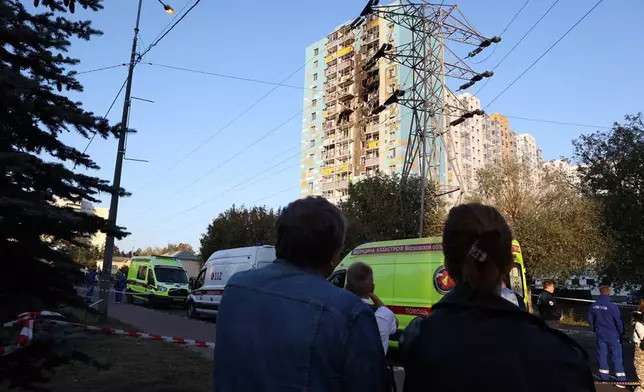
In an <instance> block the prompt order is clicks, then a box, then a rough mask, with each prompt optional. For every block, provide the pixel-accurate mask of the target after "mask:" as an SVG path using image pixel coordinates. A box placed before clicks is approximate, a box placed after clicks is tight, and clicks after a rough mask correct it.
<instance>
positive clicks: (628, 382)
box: [595, 381, 640, 386]
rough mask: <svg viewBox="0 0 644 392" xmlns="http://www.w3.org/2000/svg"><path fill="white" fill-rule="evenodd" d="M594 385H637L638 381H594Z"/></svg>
mask: <svg viewBox="0 0 644 392" xmlns="http://www.w3.org/2000/svg"><path fill="white" fill-rule="evenodd" d="M595 385H624V386H639V385H640V382H639V381H595Z"/></svg>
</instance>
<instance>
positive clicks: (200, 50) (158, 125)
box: [63, 0, 644, 250]
mask: <svg viewBox="0 0 644 392" xmlns="http://www.w3.org/2000/svg"><path fill="white" fill-rule="evenodd" d="M554 1H555V0H531V1H530V2H529V3H528V5H527V6H526V7H525V9H524V10H523V12H522V13H521V14H520V15H519V17H518V18H517V19H516V20H515V22H514V23H513V24H512V25H511V26H510V27H509V28H508V30H507V31H506V32H505V33H504V34H503V37H502V38H503V40H502V41H501V43H499V44H498V46H497V48H496V50H495V51H492V50H491V49H488V50H486V51H484V52H483V53H482V54H481V55H479V57H476V58H475V59H474V60H475V61H476V62H480V63H479V64H472V67H473V68H474V69H475V70H477V71H481V72H482V71H485V70H488V69H491V68H493V67H494V65H496V63H497V62H498V61H499V60H500V59H501V58H502V57H503V56H505V54H506V53H508V51H509V50H510V49H511V48H512V46H514V44H515V43H516V42H518V40H519V39H520V38H521V37H522V36H523V35H524V34H525V33H526V32H527V31H528V29H529V28H530V27H531V26H532V25H533V23H534V22H536V20H537V19H539V17H540V16H541V15H542V14H543V13H544V12H545V11H546V10H547V9H548V8H549V7H550V6H551V5H552V4H553V2H554ZM188 2H189V3H190V4H189V5H191V4H193V3H194V0H190V1H187V0H171V1H170V2H169V4H171V5H172V6H173V7H174V8H175V9H176V10H177V11H179V10H180V9H182V8H183V7H184V5H186V3H188ZM523 3H524V0H494V1H485V2H483V1H480V0H463V1H461V2H459V3H456V4H457V5H458V7H459V8H460V10H461V11H462V12H463V13H464V14H465V15H466V16H467V18H468V19H469V20H470V22H471V23H472V24H473V25H474V26H476V27H477V29H478V30H479V31H480V32H481V33H482V34H483V35H485V36H493V35H498V34H500V33H501V31H502V30H503V29H504V28H505V27H506V25H507V24H508V23H509V21H510V20H511V19H512V17H513V16H514V15H515V13H516V12H517V11H518V9H519V8H520V7H521V5H522V4H523ZM595 3H596V0H560V1H559V2H558V3H557V4H556V5H555V7H554V8H553V10H552V11H551V12H550V13H549V14H548V16H546V17H545V18H544V19H543V21H542V22H541V23H540V24H539V25H538V26H537V27H536V28H535V29H534V31H533V32H532V33H531V34H530V35H528V37H527V38H526V39H525V40H524V41H523V42H522V43H521V45H519V46H518V47H517V48H516V49H515V50H514V52H513V53H512V54H511V55H510V56H508V58H507V59H506V60H505V61H504V62H503V64H502V65H501V66H500V67H499V68H498V69H496V70H495V75H494V77H493V78H492V79H491V80H490V82H489V83H488V84H487V85H486V86H485V88H483V89H482V91H481V92H480V94H478V97H479V98H480V99H481V103H482V106H486V105H487V104H488V102H490V101H491V100H492V99H493V98H494V97H495V96H496V95H497V94H498V93H499V92H501V91H502V90H503V89H504V88H505V87H506V86H507V85H509V84H510V83H511V82H512V81H513V80H514V79H515V78H516V77H517V76H518V75H519V74H520V73H521V72H523V71H524V70H525V69H526V68H527V67H528V66H529V65H530V64H531V63H532V62H533V61H534V60H536V59H537V58H538V57H539V56H540V55H541V54H542V53H543V52H544V51H545V50H546V49H547V48H548V47H549V46H550V45H552V44H553V43H554V42H555V41H556V40H557V39H559V37H561V35H562V34H564V33H565V31H566V30H568V29H569V28H570V26H572V25H573V24H574V23H575V22H576V21H577V20H578V19H579V18H581V16H583V15H584V14H585V13H586V12H587V11H588V10H589V9H590V8H591V7H592V6H593V5H594V4H595ZM365 4H366V1H362V0H326V1H324V2H312V1H301V0H278V1H272V2H266V1H258V0H254V1H245V2H233V1H228V2H224V1H214V0H202V1H201V3H200V4H198V5H197V6H196V7H195V8H194V10H193V11H192V12H191V13H190V14H188V16H186V18H185V19H184V20H183V21H182V22H181V23H179V24H178V25H177V26H176V27H175V29H174V30H173V31H171V32H170V33H169V34H168V35H167V36H166V37H165V38H164V39H163V40H162V41H161V42H160V43H159V44H158V45H157V46H156V47H154V48H152V50H151V51H150V52H149V53H148V54H147V55H146V56H145V58H144V60H143V62H142V63H141V64H139V65H138V66H137V68H136V70H135V74H134V78H133V87H132V96H133V97H137V98H142V99H146V100H151V101H154V103H149V102H145V101H140V100H134V101H133V103H132V109H131V114H130V122H129V124H130V127H131V128H133V129H135V130H136V131H137V133H136V134H133V135H130V136H129V137H128V143H127V153H126V156H127V157H128V158H133V159H140V160H147V161H148V162H136V161H125V163H124V166H123V177H122V184H121V185H122V186H123V187H124V188H125V189H127V190H128V191H130V192H132V195H131V196H130V197H127V198H123V199H121V201H120V204H119V211H118V224H119V225H122V226H125V227H126V228H127V230H128V231H130V232H131V233H132V234H131V235H130V236H128V237H127V238H126V239H124V240H122V241H118V242H117V245H118V246H119V248H120V249H122V250H130V249H136V248H145V247H147V246H163V245H165V244H167V243H169V242H172V243H177V242H185V243H189V244H191V245H193V247H195V249H198V247H199V238H200V237H201V235H202V234H203V233H204V232H205V230H206V228H207V226H208V224H209V223H210V221H211V220H212V219H213V218H215V217H216V216H217V214H219V213H220V212H223V211H224V210H226V209H227V208H229V207H231V206H232V205H233V204H234V205H237V206H240V205H246V206H250V205H254V204H265V205H266V206H268V207H272V208H276V207H278V206H284V205H286V204H287V203H289V202H290V201H292V200H295V199H296V198H298V197H299V181H300V172H299V159H300V157H299V152H298V151H299V148H300V147H299V146H300V137H301V121H302V116H301V115H300V114H299V113H300V112H301V111H302V108H303V90H302V87H303V85H304V73H303V70H302V66H303V65H304V62H305V47H306V46H307V45H309V44H311V43H313V42H315V41H317V40H318V39H320V38H321V37H323V36H324V35H326V34H328V33H329V32H331V31H332V30H333V29H334V28H335V27H336V26H338V25H339V24H341V23H343V22H345V21H347V20H349V19H353V18H354V17H355V16H356V15H357V14H358V13H359V12H360V11H361V10H362V8H363V7H364V5H365ZM445 4H450V2H447V1H446V2H445ZM104 5H105V9H104V10H103V11H101V12H98V13H93V12H89V11H85V10H82V9H80V10H77V12H76V15H75V17H77V18H81V19H90V20H92V23H93V26H94V27H95V28H97V29H100V30H102V31H103V32H104V35H102V36H100V37H96V38H94V39H92V40H91V41H89V42H85V41H78V42H74V44H73V46H72V47H71V49H70V55H72V56H73V57H77V58H79V59H80V60H81V64H79V65H78V67H77V70H78V71H86V70H91V69H95V68H100V67H106V66H111V65H115V64H122V63H127V62H128V61H129V55H130V50H131V45H132V36H133V27H134V22H135V17H136V6H137V1H136V0H109V1H104ZM642 15H644V3H643V2H642V1H640V0H620V1H604V2H603V3H602V4H600V5H599V7H598V8H597V9H596V10H595V11H594V12H592V13H591V14H590V15H589V16H588V17H587V18H586V19H585V20H584V21H583V22H582V23H581V24H579V25H578V26H577V27H576V28H575V29H574V30H573V31H572V32H571V33H570V34H569V35H568V36H567V37H566V38H564V39H563V40H562V41H561V42H560V43H559V44H558V45H557V46H556V47H555V48H554V49H553V50H551V51H550V52H549V53H548V54H547V55H546V56H544V57H543V59H542V60H541V61H540V62H539V63H538V64H537V65H535V66H534V67H533V68H532V69H531V70H530V71H529V72H528V73H527V74H526V75H524V76H523V77H522V78H521V79H520V80H519V81H517V82H516V83H515V84H514V85H513V86H512V87H511V88H510V89H509V90H508V91H506V92H505V93H504V94H503V95H502V96H501V97H500V98H498V99H497V100H496V101H495V102H494V103H493V104H492V105H490V106H489V107H488V108H486V111H487V112H488V113H494V112H500V113H503V114H505V115H507V116H512V117H525V118H533V119H542V120H552V121H561V122H570V123H581V124H589V125H594V126H600V127H610V126H611V125H612V123H613V122H614V121H621V120H622V119H623V116H624V115H625V114H629V113H636V112H638V111H642V110H643V109H644V107H643V106H642V102H643V100H642V98H641V96H642V91H643V90H644V79H642V77H641V69H642V63H643V62H644V50H643V49H644V41H643V40H642V37H644V25H643V24H641V17H642ZM171 19H172V16H170V15H168V14H166V13H164V12H163V8H162V6H161V5H160V4H159V2H158V1H157V0H143V11H142V14H141V27H140V38H141V41H142V42H141V47H142V48H145V47H146V46H147V45H149V44H150V43H151V42H152V41H153V40H154V39H155V37H157V36H158V34H159V32H160V31H162V29H163V28H164V27H165V26H166V25H167V24H168V23H169V22H170V20H171ZM451 47H452V48H455V50H456V51H457V53H459V54H461V55H462V54H463V53H464V52H465V51H466V50H467V48H465V47H462V46H459V45H458V44H457V45H455V46H451ZM465 53H466V52H465ZM147 63H152V64H162V65H169V66H174V67H184V68H191V69H198V70H203V71H207V72H214V73H220V74H227V75H234V76H239V77H244V78H252V79H258V80H266V81H272V82H282V83H284V84H289V85H291V86H293V87H278V88H275V89H274V86H271V85H266V84H258V83H252V82H248V81H240V80H234V79H228V78H223V77H216V76H210V75H203V74H196V73H189V72H185V71H179V70H174V69H168V68H164V67H160V66H159V65H149V64H147ZM289 75H292V76H291V77H290V78H289V77H288V76H289ZM126 76H127V69H126V67H124V66H122V67H116V68H114V69H110V70H105V71H99V72H92V73H87V74H83V75H79V76H78V80H79V81H80V82H81V83H82V84H83V86H84V92H83V93H80V94H73V95H72V97H73V98H74V99H76V100H79V101H81V102H82V103H83V106H84V108H85V109H87V110H90V111H93V112H95V113H96V114H97V115H104V114H105V112H106V111H107V110H108V107H109V106H110V103H111V102H112V101H113V99H114V97H115V96H116V93H117V92H118V90H119V88H120V86H121V85H122V83H123V82H124V80H125V78H126ZM479 86H480V84H479V85H476V86H475V87H473V88H472V89H470V90H468V91H470V92H474V91H476V90H477V89H478V88H479ZM271 90H272V91H271ZM262 97H263V99H262V100H261V101H260V102H259V103H257V104H256V105H254V106H252V107H251V105H253V103H254V102H256V101H257V100H259V99H260V98H262ZM122 109H123V95H122V94H121V95H120V97H119V99H118V100H117V101H116V103H115V105H114V107H113V108H112V110H111V112H110V113H109V115H108V119H109V120H110V121H111V122H112V123H117V122H119V121H120V119H121V112H122ZM510 127H511V128H512V129H514V130H515V131H517V132H519V133H524V132H528V133H531V134H533V135H534V136H535V138H536V140H537V144H538V146H539V147H540V148H541V149H542V150H543V157H544V159H555V158H559V157H562V156H567V157H568V156H571V155H572V152H573V147H572V144H571V141H572V140H573V139H574V138H576V137H578V136H579V135H581V134H582V133H590V132H593V131H595V130H597V129H598V128H585V127H573V126H565V125H557V124H548V123H540V122H532V121H525V120H517V119H513V118H511V119H510ZM269 132H270V133H269ZM267 133H268V136H265V137H264V138H263V139H261V140H259V141H257V140H258V139H259V138H262V137H263V136H264V135H266V134H267ZM63 140H64V141H65V142H67V143H68V144H70V145H72V146H75V147H76V148H79V149H81V150H83V149H84V148H85V146H86V145H87V140H86V139H83V138H82V137H80V136H79V135H75V134H66V135H64V136H63ZM251 143H255V144H254V145H252V146H250V147H249V145H250V144H251ZM116 148H117V141H116V140H115V139H108V140H103V139H100V138H97V139H95V140H94V141H93V142H92V144H91V145H90V147H89V149H88V150H87V152H88V154H90V156H91V157H92V159H94V160H95V162H97V163H98V165H99V166H100V167H101V169H100V170H98V171H93V172H92V174H93V175H96V176H98V177H101V178H103V179H108V180H110V181H111V180H112V177H113V171H114V159H115V156H116ZM97 206H98V207H107V206H109V197H108V196H107V195H102V203H99V204H98V205H97Z"/></svg>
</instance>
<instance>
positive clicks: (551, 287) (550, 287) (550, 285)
mask: <svg viewBox="0 0 644 392" xmlns="http://www.w3.org/2000/svg"><path fill="white" fill-rule="evenodd" d="M543 291H547V292H549V293H550V294H552V293H554V292H555V283H554V282H553V281H552V280H546V281H544V282H543Z"/></svg>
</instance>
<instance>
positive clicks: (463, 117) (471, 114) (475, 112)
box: [449, 109, 485, 127]
mask: <svg viewBox="0 0 644 392" xmlns="http://www.w3.org/2000/svg"><path fill="white" fill-rule="evenodd" d="M484 114H485V112H484V111H483V110H481V109H476V110H473V111H471V112H467V113H463V115H461V117H459V118H457V119H456V120H454V121H452V122H450V123H449V125H450V126H451V127H453V126H456V125H458V124H460V123H462V122H463V121H465V120H467V119H468V118H472V117H474V116H476V115H479V116H482V115H484Z"/></svg>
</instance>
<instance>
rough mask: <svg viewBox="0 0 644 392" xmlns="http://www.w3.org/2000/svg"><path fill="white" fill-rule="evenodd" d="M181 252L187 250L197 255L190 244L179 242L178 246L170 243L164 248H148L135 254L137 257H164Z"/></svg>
mask: <svg viewBox="0 0 644 392" xmlns="http://www.w3.org/2000/svg"><path fill="white" fill-rule="evenodd" d="M180 250H185V251H188V252H190V253H192V254H194V253H195V251H194V249H192V246H191V245H190V244H186V243H183V242H179V243H178V244H173V243H169V244H168V245H166V246H164V247H160V246H148V247H147V248H145V249H137V250H136V251H135V252H134V255H136V256H150V255H164V254H168V253H174V252H177V251H180Z"/></svg>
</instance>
